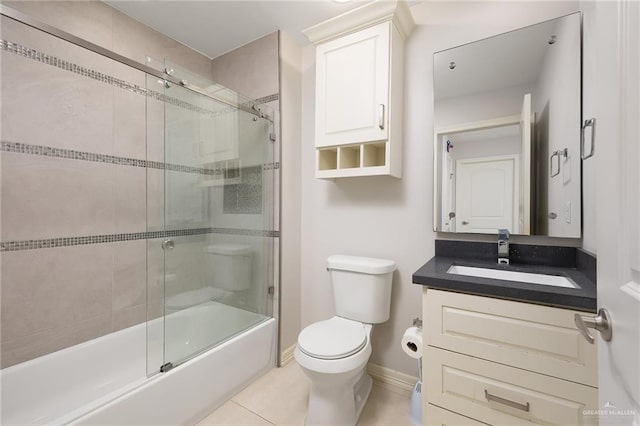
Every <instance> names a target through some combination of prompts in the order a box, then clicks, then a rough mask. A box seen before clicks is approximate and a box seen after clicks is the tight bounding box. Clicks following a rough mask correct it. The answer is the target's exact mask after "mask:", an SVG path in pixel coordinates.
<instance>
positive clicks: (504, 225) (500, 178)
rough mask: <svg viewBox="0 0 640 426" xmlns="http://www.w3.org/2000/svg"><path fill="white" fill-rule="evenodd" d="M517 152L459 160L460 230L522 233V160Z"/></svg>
mask: <svg viewBox="0 0 640 426" xmlns="http://www.w3.org/2000/svg"><path fill="white" fill-rule="evenodd" d="M519 157H520V156H519V155H517V154H511V155H505V156H500V157H484V158H470V159H465V160H458V161H457V162H456V178H457V179H456V189H455V193H456V208H457V212H456V218H455V219H456V230H457V231H458V232H482V233H486V234H495V233H497V232H498V229H508V230H509V231H510V232H511V233H519V232H520V230H519V225H518V219H517V217H518V204H519V202H518V200H519V187H520V183H519V181H520V178H519V163H520V158H519Z"/></svg>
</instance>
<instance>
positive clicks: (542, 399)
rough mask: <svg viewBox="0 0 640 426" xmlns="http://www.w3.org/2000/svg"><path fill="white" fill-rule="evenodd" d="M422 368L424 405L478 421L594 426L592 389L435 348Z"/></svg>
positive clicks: (594, 392)
mask: <svg viewBox="0 0 640 426" xmlns="http://www.w3.org/2000/svg"><path fill="white" fill-rule="evenodd" d="M425 364H426V368H427V371H426V377H425V383H426V386H425V387H426V398H427V401H428V402H429V403H430V404H435V405H438V406H440V407H443V408H446V409H449V410H454V411H456V412H457V413H460V414H461V415H464V416H468V417H471V418H473V419H477V420H479V421H481V422H486V423H489V424H492V425H509V426H512V425H527V424H528V425H530V424H531V423H534V424H556V425H585V424H586V425H588V424H597V417H595V416H585V415H583V412H584V410H596V409H597V408H598V392H597V389H596V388H593V387H590V386H585V385H581V384H578V383H572V382H568V381H566V380H561V379H556V378H553V377H549V376H545V375H542V374H537V373H532V372H530V371H525V370H521V369H518V368H513V367H508V366H505V365H501V364H497V363H494V362H490V361H485V360H481V359H478V358H473V357H470V356H466V355H462V354H458V353H454V352H450V351H445V350H442V349H438V348H433V347H427V349H426V352H425ZM425 387H423V388H425Z"/></svg>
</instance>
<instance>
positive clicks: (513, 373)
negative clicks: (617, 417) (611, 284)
mask: <svg viewBox="0 0 640 426" xmlns="http://www.w3.org/2000/svg"><path fill="white" fill-rule="evenodd" d="M423 310H424V312H423V318H424V324H425V327H424V331H423V333H424V339H425V352H424V355H423V361H422V362H423V371H424V379H423V383H424V385H423V395H424V400H425V401H424V402H425V404H426V405H425V416H424V423H425V424H427V425H432V424H445V422H446V421H447V419H450V420H448V421H450V422H454V423H456V421H455V420H454V419H455V417H452V416H462V417H461V420H460V422H457V423H458V424H471V423H473V422H472V421H466V420H465V418H469V419H473V421H476V422H479V423H486V424H491V425H518V424H523V425H524V424H531V423H533V424H559V425H578V424H580V425H582V424H597V416H589V415H585V410H597V409H598V390H597V348H596V345H595V344H589V343H588V342H587V341H586V340H585V339H584V338H583V337H582V335H581V334H580V332H579V331H578V330H577V329H576V326H575V324H574V320H573V316H574V313H575V312H574V311H571V310H568V309H560V308H554V307H547V306H539V305H532V304H528V303H521V302H514V301H508V300H500V299H494V298H490V297H483V296H474V295H468V294H460V293H453V292H447V291H440V290H432V289H429V288H425V289H424V296H423ZM443 410H444V411H443Z"/></svg>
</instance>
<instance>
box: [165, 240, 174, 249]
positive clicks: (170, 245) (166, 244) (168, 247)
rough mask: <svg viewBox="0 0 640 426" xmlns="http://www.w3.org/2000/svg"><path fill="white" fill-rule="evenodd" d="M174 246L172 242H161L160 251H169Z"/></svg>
mask: <svg viewBox="0 0 640 426" xmlns="http://www.w3.org/2000/svg"><path fill="white" fill-rule="evenodd" d="M174 246H175V244H174V242H173V240H171V239H167V240H164V241H163V242H162V250H171V249H173V247H174Z"/></svg>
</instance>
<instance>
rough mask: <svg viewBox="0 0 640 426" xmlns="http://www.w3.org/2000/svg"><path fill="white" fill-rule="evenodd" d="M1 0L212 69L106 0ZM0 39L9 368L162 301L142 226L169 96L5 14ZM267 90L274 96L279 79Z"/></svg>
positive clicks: (133, 319)
mask: <svg viewBox="0 0 640 426" xmlns="http://www.w3.org/2000/svg"><path fill="white" fill-rule="evenodd" d="M3 4H5V5H8V6H9V7H12V8H14V9H16V10H20V11H23V12H25V13H27V14H29V15H31V16H33V17H35V18H37V19H40V20H42V21H44V22H45V23H48V24H50V25H53V26H56V27H58V28H60V29H62V30H64V31H67V32H70V33H72V34H74V35H77V36H79V37H82V38H84V39H87V40H89V41H91V42H93V43H95V44H98V45H101V46H103V47H105V48H107V49H110V50H113V51H115V52H117V53H120V54H122V55H125V56H128V57H130V58H132V59H135V60H137V61H139V62H144V60H145V58H146V56H151V57H153V58H154V59H159V60H162V59H164V58H167V59H169V60H170V61H171V62H173V63H175V64H177V65H179V66H181V67H184V68H186V69H189V70H190V71H193V72H195V73H198V74H200V75H203V76H205V77H206V78H209V79H211V67H212V65H211V60H209V59H208V58H206V57H204V56H202V55H200V54H198V53H197V52H194V51H193V50H191V49H189V48H187V47H186V46H183V45H181V44H179V43H177V42H176V41H174V40H171V39H169V38H168V37H165V36H163V35H161V34H159V33H157V32H155V31H153V30H151V29H150V28H148V27H145V26H143V25H141V24H140V23H138V22H136V21H134V20H132V19H131V18H128V17H127V16H125V15H123V14H122V13H120V12H118V11H116V10H114V9H112V8H110V7H108V6H106V5H105V4H103V3H101V2H97V1H86V2H3ZM2 39H3V40H5V41H6V42H12V43H14V44H7V43H5V44H3V49H4V50H3V52H2V70H1V72H2V88H1V91H2V92H1V93H2V133H1V135H0V137H1V139H2V151H1V152H0V156H1V173H2V176H1V181H2V188H1V194H2V206H1V230H0V231H1V232H0V240H1V241H2V242H3V243H7V244H4V245H3V251H2V252H1V253H0V255H1V268H2V269H1V277H0V279H1V285H2V294H1V303H2V304H1V318H0V322H1V339H2V341H1V365H2V367H3V368H4V367H7V366H10V365H14V364H17V363H19V362H23V361H26V360H29V359H32V358H35V357H38V356H41V355H44V354H47V353H50V352H53V351H56V350H59V349H62V348H65V347H68V346H72V345H75V344H77V343H80V342H83V341H86V340H89V339H92V338H95V337H98V336H101V335H104V334H108V333H110V332H112V331H116V330H119V329H122V328H125V327H128V326H131V325H134V324H137V323H140V322H144V321H145V320H146V318H147V311H149V315H150V316H152V317H153V316H157V315H159V314H160V313H161V312H162V294H161V291H162V289H161V287H160V285H161V284H160V283H161V282H162V279H161V277H160V276H159V275H160V274H161V271H162V265H160V264H157V263H161V262H162V256H156V255H155V254H154V251H153V250H151V251H150V252H149V258H148V259H147V241H155V240H147V239H145V237H149V236H150V235H149V234H145V232H146V231H147V229H149V230H151V231H154V230H155V229H156V226H154V225H155V224H154V217H161V216H162V210H163V206H162V205H153V204H152V203H151V204H149V205H147V203H146V200H147V196H148V195H149V194H147V191H150V192H153V191H156V190H157V191H161V190H162V173H163V168H164V167H165V165H164V164H163V163H162V162H163V149H162V145H161V143H159V144H156V145H157V146H155V145H154V144H153V141H154V140H155V139H154V137H153V135H152V134H150V135H149V138H148V140H149V141H150V144H149V145H147V131H148V129H147V128H145V126H147V125H148V123H149V122H150V120H152V119H153V117H145V114H147V113H149V111H151V112H152V113H153V111H154V102H155V103H157V104H158V105H155V110H156V111H162V105H161V102H158V100H157V99H154V98H153V97H150V96H148V95H147V94H145V93H144V92H141V91H140V90H136V89H132V87H135V86H138V87H139V88H147V89H151V90H157V89H156V88H153V87H150V84H151V83H149V81H148V80H149V79H146V78H145V75H144V73H142V72H140V71H137V70H134V69H132V68H129V67H127V66H125V65H122V64H119V63H116V62H114V61H111V60H109V59H107V58H104V57H102V56H100V55H97V54H94V53H91V52H88V51H86V50H84V49H82V48H79V47H76V46H73V45H70V44H68V43H66V42H64V41H61V40H59V39H56V38H55V37H52V36H48V35H45V34H44V33H41V32H39V31H37V30H35V29H31V28H27V27H25V26H23V25H22V24H19V23H16V22H15V21H12V20H10V19H7V18H2ZM21 46H24V47H28V48H30V49H32V50H31V51H26V50H24V49H22V47H21ZM45 55H48V56H45ZM58 58H60V59H64V60H66V61H68V62H67V63H62V62H59V61H58ZM275 58H276V61H277V51H276V56H275ZM71 64H76V65H79V66H81V67H85V68H86V70H83V69H80V68H72V65H71ZM88 70H92V71H94V72H93V73H89V71H88ZM275 72H276V73H277V65H276V69H275ZM276 75H277V74H276ZM276 81H277V79H276ZM232 88H233V87H232ZM271 90H273V92H271ZM267 92H270V93H269V94H270V95H275V98H276V99H277V86H276V87H275V88H273V89H269V90H267ZM265 96H266V95H265ZM146 102H149V106H150V108H146ZM156 124H157V123H156ZM159 124H160V127H159V128H160V129H162V122H160V123H159ZM156 128H157V126H156ZM161 134H162V133H160V136H161ZM158 140H160V139H158ZM154 162H157V163H154ZM158 163H159V164H158ZM187 172H189V171H187ZM157 198H158V197H156V199H157ZM148 220H149V221H148ZM147 225H149V227H147ZM151 236H153V235H151ZM194 238H196V237H194ZM10 242H13V245H12V244H10ZM156 242H157V241H156ZM156 254H157V253H156ZM182 257H183V258H185V259H186V258H189V257H190V256H189V255H188V253H185V256H182ZM183 266H185V268H186V269H188V268H189V265H183ZM147 268H148V269H147ZM147 274H149V276H148V281H149V283H151V284H150V287H149V291H150V293H149V299H150V301H151V303H150V304H147V294H146V292H147V289H146V286H147ZM155 275H158V276H155ZM154 283H157V285H156V284H154Z"/></svg>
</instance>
